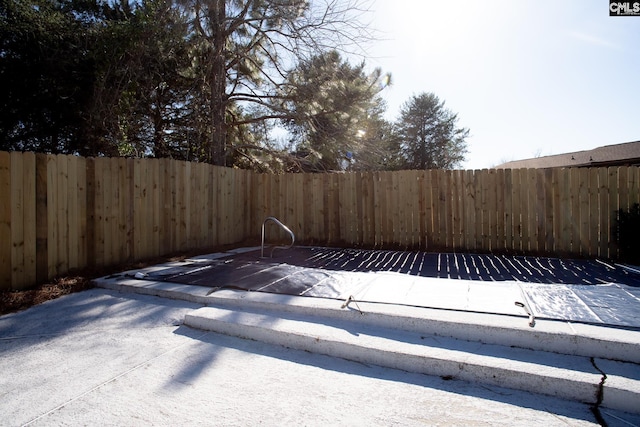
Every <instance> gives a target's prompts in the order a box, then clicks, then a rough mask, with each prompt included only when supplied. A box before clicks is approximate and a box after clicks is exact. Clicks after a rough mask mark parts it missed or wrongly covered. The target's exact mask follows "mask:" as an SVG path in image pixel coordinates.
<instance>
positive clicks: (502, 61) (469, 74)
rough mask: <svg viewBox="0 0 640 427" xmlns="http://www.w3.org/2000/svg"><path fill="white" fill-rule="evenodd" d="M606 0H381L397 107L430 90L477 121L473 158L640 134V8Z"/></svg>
mask: <svg viewBox="0 0 640 427" xmlns="http://www.w3.org/2000/svg"><path fill="white" fill-rule="evenodd" d="M608 7H609V2H608V1H607V0H456V1H443V0H375V1H374V2H373V4H372V8H373V9H374V11H375V12H374V14H373V15H372V22H371V23H372V26H373V27H374V28H376V29H377V30H379V31H380V37H381V38H382V39H383V40H381V41H378V42H376V43H373V44H372V45H371V46H370V47H369V49H368V60H367V62H368V64H369V65H370V66H372V67H381V68H382V69H383V71H384V72H390V73H391V74H392V82H393V85H392V86H391V87H389V88H387V89H385V91H384V92H383V94H384V95H383V96H384V98H385V99H386V100H387V102H388V118H389V119H395V118H396V117H397V116H398V113H399V111H400V106H401V105H402V104H403V103H404V102H405V101H407V100H408V99H409V98H410V97H411V95H413V94H418V93H421V92H433V93H435V94H436V95H437V96H438V97H439V98H440V99H441V100H444V101H445V106H447V107H448V108H449V109H451V110H452V111H454V112H456V113H458V117H459V122H458V123H459V125H460V126H464V127H467V128H469V129H470V131H471V134H470V135H471V136H470V138H469V139H468V140H467V141H468V144H469V147H468V148H469V153H468V154H467V161H466V162H465V163H464V168H466V169H482V168H489V167H492V166H495V165H497V164H499V163H503V162H505V161H510V160H519V159H524V158H530V157H535V156H537V155H542V156H545V155H551V154H560V153H565V152H570V151H580V150H587V149H591V148H595V147H598V146H602V145H610V144H618V143H622V142H629V141H636V140H640V17H610V16H609V12H608Z"/></svg>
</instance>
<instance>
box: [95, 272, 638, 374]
mask: <svg viewBox="0 0 640 427" xmlns="http://www.w3.org/2000/svg"><path fill="white" fill-rule="evenodd" d="M132 277H133V274H130V275H125V274H123V275H115V276H110V277H105V278H100V279H96V280H95V281H94V282H95V284H96V285H97V286H100V287H104V288H107V289H112V290H116V291H120V292H132V293H139V294H145V295H155V296H160V297H164V298H173V299H181V300H185V301H190V302H196V303H200V304H203V305H207V306H216V307H220V308H228V309H232V310H258V311H259V310H267V311H272V312H277V313H290V314H296V315H304V316H312V317H319V318H321V319H325V318H328V319H333V320H340V321H348V322H352V323H356V324H362V325H368V326H377V327H384V328H391V329H396V330H402V331H410V332H416V333H429V334H431V335H434V336H441V337H450V338H457V339H461V340H466V341H477V342H482V343H485V344H497V345H503V346H507V347H520V348H525V349H531V350H540V351H546V352H555V353H561V354H569V355H576V356H584V357H589V358H590V357H596V358H603V359H614V360H617V361H622V362H631V363H635V364H640V331H638V330H630V329H621V328H613V327H605V326H601V325H589V324H580V323H571V322H563V321H554V320H543V319H538V320H536V323H535V326H534V327H530V326H529V322H528V319H527V317H526V316H522V317H518V316H505V315H495V314H488V313H475V312H467V311H456V310H440V309H432V308H425V307H412V306H400V305H395V304H379V303H368V302H362V301H352V302H350V303H349V304H348V305H345V304H344V301H338V300H331V299H323V298H309V297H295V296H290V295H276V294H268V293H261V292H246V291H235V290H218V291H216V292H213V290H212V289H210V288H206V287H202V286H190V285H181V284H176V283H167V282H154V281H149V280H135V279H134V278H132ZM343 306H344V307H343Z"/></svg>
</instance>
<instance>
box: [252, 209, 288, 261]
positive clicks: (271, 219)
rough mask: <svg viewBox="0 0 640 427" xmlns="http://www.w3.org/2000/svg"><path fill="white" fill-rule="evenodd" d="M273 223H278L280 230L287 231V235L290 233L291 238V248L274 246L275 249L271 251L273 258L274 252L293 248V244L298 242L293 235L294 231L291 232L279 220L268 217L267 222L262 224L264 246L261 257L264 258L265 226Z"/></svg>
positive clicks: (262, 246) (261, 249)
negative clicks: (270, 222)
mask: <svg viewBox="0 0 640 427" xmlns="http://www.w3.org/2000/svg"><path fill="white" fill-rule="evenodd" d="M269 221H272V222H274V223H276V224H277V225H279V226H280V228H282V229H283V230H284V231H286V232H287V233H289V236H291V244H290V245H289V246H274V247H273V249H271V257H272V258H273V251H274V250H276V249H289V248H290V247H292V246H293V244H294V243H295V241H296V237H295V236H294V235H293V231H291V230H290V229H289V227H287V226H286V225H284V224H283V223H282V222H280V220H278V218H276V217H273V216H268V217H266V218H265V220H264V221H263V222H262V245H261V248H260V257H261V258H264V257H265V256H264V231H265V226H266V225H267V222H269Z"/></svg>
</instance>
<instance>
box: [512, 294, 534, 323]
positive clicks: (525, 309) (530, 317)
mask: <svg viewBox="0 0 640 427" xmlns="http://www.w3.org/2000/svg"><path fill="white" fill-rule="evenodd" d="M515 304H516V305H517V306H518V307H521V308H523V309H524V311H526V312H527V314H528V315H529V326H531V327H532V328H533V327H534V326H536V319H535V317H534V316H533V313H532V312H531V309H530V308H529V306H527V305H526V304H524V303H521V302H520V301H516V302H515Z"/></svg>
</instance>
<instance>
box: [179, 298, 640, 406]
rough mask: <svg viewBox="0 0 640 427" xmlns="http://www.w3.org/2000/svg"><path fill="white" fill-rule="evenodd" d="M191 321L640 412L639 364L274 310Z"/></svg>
mask: <svg viewBox="0 0 640 427" xmlns="http://www.w3.org/2000/svg"><path fill="white" fill-rule="evenodd" d="M184 323H185V325H187V326H190V327H193V328H197V329H202V330H208V331H213V332H217V333H222V334H226V335H232V336H237V337H241V338H246V339H252V340H257V341H262V342H266V343H270V344H276V345H282V346H285V347H289V348H294V349H298V350H305V351H309V352H314V353H319V354H325V355H329V356H333V357H340V358H344V359H348V360H352V361H357V362H360V363H366V364H372V365H378V366H383V367H388V368H393V369H401V370H405V371H409V372H415V373H421V374H427V375H435V376H440V377H442V378H446V379H460V380H466V381H471V382H479V383H484V384H489V385H496V386H501V387H506V388H511V389H517V390H524V391H528V392H533V393H539V394H545V395H550V396H555V397H558V398H563V399H569V400H574V401H579V402H584V403H588V404H591V405H598V404H601V405H602V406H604V407H607V408H611V409H617V410H623V411H627V412H632V413H638V412H640V407H639V406H638V404H637V402H639V401H640V377H639V375H638V365H636V364H632V363H623V362H614V361H611V360H603V359H599V358H593V357H586V356H576V355H566V354H559V353H552V352H546V351H540V350H531V349H524V348H518V347H510V346H505V345H496V344H487V343H483V342H478V341H468V340H462V339H457V338H451V337H443V336H437V335H433V334H428V333H418V332H415V331H406V330H402V329H394V328H389V327H382V326H376V325H367V324H364V323H358V322H349V321H345V320H340V319H335V318H333V319H332V318H329V317H321V316H309V315H300V314H296V313H291V312H274V311H270V310H237V309H233V310H230V309H226V308H219V307H203V308H200V309H197V310H195V311H193V312H191V313H189V314H187V315H186V317H185V320H184Z"/></svg>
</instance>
